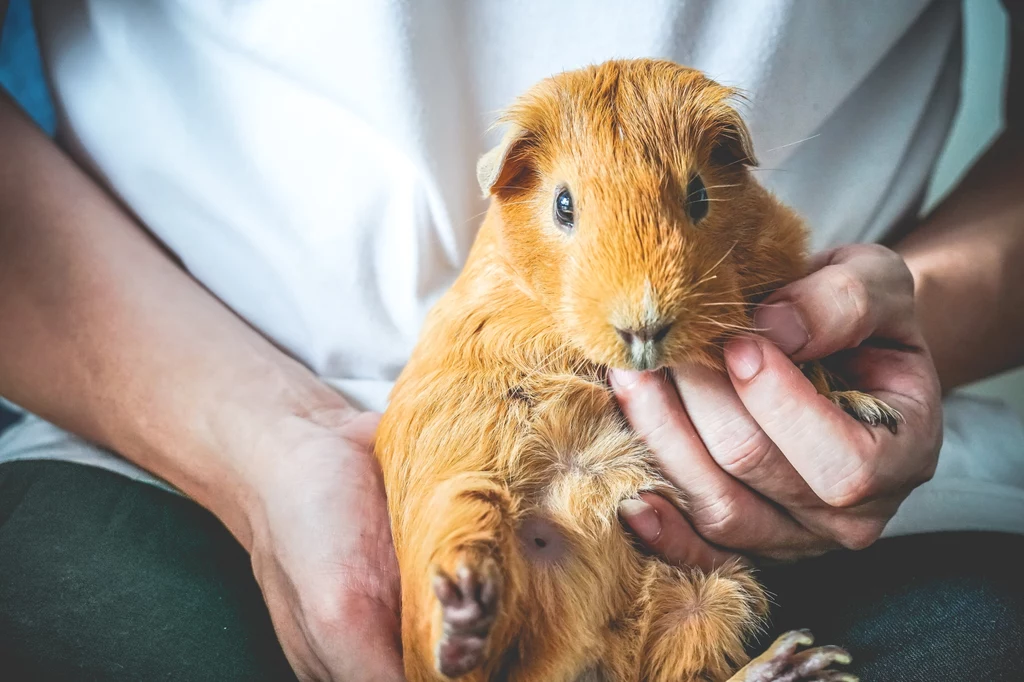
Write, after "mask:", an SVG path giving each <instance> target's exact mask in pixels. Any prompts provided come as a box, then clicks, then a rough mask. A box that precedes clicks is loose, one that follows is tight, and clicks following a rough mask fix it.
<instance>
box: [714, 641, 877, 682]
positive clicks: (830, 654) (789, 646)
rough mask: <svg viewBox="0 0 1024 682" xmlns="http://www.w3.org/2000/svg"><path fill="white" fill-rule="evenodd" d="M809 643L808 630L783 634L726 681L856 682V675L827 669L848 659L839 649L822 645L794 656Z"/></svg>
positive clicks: (844, 662) (849, 659)
mask: <svg viewBox="0 0 1024 682" xmlns="http://www.w3.org/2000/svg"><path fill="white" fill-rule="evenodd" d="M813 643H814V637H813V636H812V635H811V633H810V631H808V630H793V631H790V632H787V633H785V634H783V635H782V636H781V637H779V638H778V639H776V640H775V642H774V643H773V644H772V645H771V646H770V647H769V648H768V650H767V651H766V652H764V653H763V654H761V655H760V656H758V657H757V658H755V659H754V660H753V661H751V662H750V663H749V664H747V666H746V667H744V668H743V669H742V670H740V671H739V672H738V673H736V675H734V676H733V677H732V678H730V679H729V682H858V678H857V676H856V675H852V674H850V673H846V672H842V671H838V670H830V669H829V667H830V666H831V665H832V664H833V663H838V664H841V665H845V664H847V663H850V661H851V660H852V659H851V657H850V654H849V653H847V652H846V650H844V649H842V648H840V647H837V646H822V647H816V648H814V649H806V650H804V651H802V652H800V653H797V651H798V649H799V648H800V647H804V646H810V645H811V644H813Z"/></svg>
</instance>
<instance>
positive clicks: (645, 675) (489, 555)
mask: <svg viewBox="0 0 1024 682" xmlns="http://www.w3.org/2000/svg"><path fill="white" fill-rule="evenodd" d="M734 97H735V93H734V92H733V91H732V90H730V89H728V88H725V87H722V86H720V85H717V84H716V83H714V82H712V81H710V80H708V79H707V78H706V77H704V76H703V75H701V74H700V73H698V72H696V71H693V70H689V69H685V68H683V67H680V66H677V65H675V64H672V63H669V62H661V61H651V60H635V61H614V62H608V63H605V64H602V65H599V66H594V67H590V68H586V69H582V70H579V71H574V72H569V73H564V74H560V75H558V76H555V77H553V78H550V79H548V80H546V81H543V82H542V83H540V84H538V85H537V86H535V87H534V88H533V89H532V90H530V91H529V92H528V93H526V94H525V95H524V96H523V97H522V98H521V99H520V100H519V101H518V102H517V103H516V104H515V105H514V106H513V107H512V108H511V109H510V110H509V112H508V113H507V115H506V116H505V118H504V122H505V123H506V124H507V125H508V126H509V133H508V134H507V135H506V138H505V140H504V142H503V143H502V145H501V147H499V149H498V150H497V151H496V152H494V153H492V154H490V155H488V157H485V159H484V160H483V161H482V163H481V167H480V175H481V181H482V183H483V184H484V186H485V190H487V191H489V192H490V193H491V195H492V196H493V201H492V204H491V208H490V210H489V212H488V214H487V217H486V218H485V220H484V223H483V226H482V228H481V230H480V233H479V235H478V238H477V241H476V243H475V244H474V247H473V249H472V252H471V254H470V257H469V260H468V262H467V264H466V266H465V269H464V270H463V272H462V274H461V276H460V277H459V279H458V281H457V282H456V283H455V285H454V286H453V287H452V289H451V290H450V291H449V292H448V293H447V294H446V295H445V296H444V297H443V299H442V300H441V301H440V302H439V303H438V304H437V306H436V307H435V308H434V309H433V310H432V311H431V313H430V315H429V317H428V320H427V323H426V325H425V328H424V330H423V334H422V338H421V340H420V343H419V345H418V346H417V348H416V349H415V352H414V353H413V356H412V358H411V360H410V362H409V364H408V366H407V367H406V368H405V370H404V372H403V373H402V375H401V377H400V378H399V381H398V382H397V384H396V386H395V388H394V391H393V393H392V396H391V404H390V406H389V408H388V410H387V411H386V413H385V415H384V419H383V421H382V422H381V427H380V430H379V432H378V440H377V452H378V457H379V459H380V462H381V465H382V468H383V471H384V476H385V482H386V486H387V491H388V497H389V505H390V513H391V517H392V523H393V533H394V539H395V545H396V548H397V551H398V556H399V563H400V566H401V573H402V586H403V613H402V625H403V643H404V650H405V660H406V674H407V677H408V679H409V680H410V682H424V681H428V680H443V679H446V678H445V677H444V676H443V675H442V674H441V673H440V672H439V668H438V665H439V663H438V655H439V654H438V646H439V642H440V641H441V638H443V637H444V636H445V634H444V623H443V622H442V616H441V612H442V611H441V606H440V604H439V602H438V598H437V595H436V594H435V589H436V588H434V587H433V581H434V580H435V579H436V576H439V575H440V576H444V575H447V576H455V575H456V574H457V573H458V572H459V570H460V567H461V568H463V569H468V571H469V572H470V573H473V574H475V575H480V576H483V579H487V580H490V581H491V583H490V584H493V585H494V586H495V588H496V589H497V591H498V592H497V593H498V597H497V614H496V617H495V619H494V621H493V624H491V625H490V626H489V631H488V634H487V638H486V649H485V654H484V656H483V658H482V660H481V661H480V663H479V665H477V666H476V667H475V668H474V669H473V670H472V671H470V672H468V673H467V674H466V675H464V676H463V677H462V678H460V679H465V680H475V681H482V680H491V679H502V680H506V679H507V680H510V681H512V682H534V681H536V682H574V681H577V680H579V681H581V682H582V681H584V680H607V681H609V682H617V681H619V680H622V681H635V680H651V681H652V682H661V681H662V680H664V681H665V682H668V681H670V680H671V681H673V682H685V681H687V680H716V681H717V680H724V679H726V678H727V677H728V675H729V674H731V672H732V671H734V670H735V669H736V668H737V667H738V666H739V665H742V664H743V663H744V662H745V660H746V656H745V654H744V648H743V645H744V642H745V641H746V639H747V637H748V636H749V634H750V633H751V631H752V629H753V628H755V627H756V625H757V623H758V622H759V619H761V618H762V617H763V616H764V614H765V612H766V599H765V596H764V594H763V592H762V590H761V588H760V587H759V586H758V584H757V583H756V581H754V580H753V578H752V577H751V575H750V574H749V572H748V571H747V570H746V569H744V568H742V567H740V566H738V565H729V566H726V567H723V568H721V569H719V570H717V571H715V572H714V573H712V574H710V575H703V574H701V573H700V572H699V571H696V570H682V569H676V568H671V567H668V566H667V565H665V564H663V563H661V562H659V561H657V560H656V559H653V558H650V557H648V556H646V555H644V554H643V553H642V552H640V551H639V550H638V549H637V548H636V546H635V545H634V543H633V542H632V540H631V538H630V536H629V535H628V533H626V532H625V531H624V530H623V528H622V527H621V525H620V523H619V521H618V518H617V508H618V505H619V503H620V501H622V500H623V499H626V498H629V497H634V496H636V495H637V494H638V493H639V492H641V491H645V490H655V491H658V492H661V493H663V494H665V495H666V496H668V497H669V498H670V499H673V500H675V501H676V503H677V504H679V505H680V506H681V507H682V506H684V501H683V500H682V499H680V498H679V496H678V494H677V493H676V492H675V491H674V490H673V489H672V487H671V486H670V485H669V484H668V483H667V482H666V481H665V480H664V479H662V478H661V476H660V474H659V473H658V471H657V469H656V467H655V466H654V463H653V462H652V459H651V457H650V456H649V453H648V451H647V449H646V447H645V446H644V444H643V443H642V441H640V440H639V439H638V438H637V437H636V435H635V434H633V432H632V431H631V430H630V428H629V427H628V425H627V423H626V422H625V420H624V419H623V417H622V416H621V414H620V412H619V410H618V409H617V406H616V403H615V400H614V397H613V396H612V395H611V394H610V392H609V390H608V388H607V386H606V384H605V381H604V379H605V371H606V368H607V367H630V366H635V363H636V360H635V358H634V357H633V356H631V355H630V353H629V352H628V350H627V349H626V348H625V346H624V344H623V342H622V339H621V338H620V337H619V334H618V333H617V332H616V327H619V328H636V327H638V326H642V325H644V324H648V323H650V320H651V318H652V317H657V318H658V319H659V320H663V321H667V322H671V324H672V326H671V327H670V329H669V331H668V333H667V336H666V337H665V339H664V341H663V342H662V344H661V346H660V347H659V349H658V351H657V356H656V363H655V364H656V366H669V365H674V364H679V363H682V362H687V361H689V362H700V363H704V364H707V365H711V366H715V367H719V366H720V365H721V346H722V343H723V341H724V340H725V339H726V338H728V337H729V336H730V335H731V334H734V333H735V332H736V331H738V330H743V329H748V328H749V327H750V305H751V303H752V302H754V301H756V300H758V299H759V298H760V297H763V296H764V295H765V294H766V293H767V292H769V291H771V290H772V289H774V288H776V287H778V286H779V285H781V284H783V283H786V282H788V281H791V280H793V279H795V278H797V277H799V276H800V275H802V274H803V272H804V269H805V239H806V237H805V230H804V227H803V226H802V224H801V222H800V221H799V220H798V219H797V217H796V216H795V215H794V214H793V213H792V212H791V211H789V210H788V209H787V208H785V207H783V206H782V205H781V204H780V203H779V202H777V201H776V200H775V199H774V198H773V197H771V195H770V194H769V193H768V192H766V191H765V190H764V189H763V188H762V187H761V186H760V185H758V184H757V182H756V181H755V180H754V179H753V177H752V174H751V173H750V172H749V170H748V165H751V164H753V163H754V159H753V154H752V152H751V145H750V141H749V137H748V133H747V131H746V128H745V127H744V125H743V122H742V121H741V120H740V117H739V116H738V115H737V114H736V112H735V110H734V109H733V108H732V106H731V102H732V100H733V99H734ZM698 173H699V174H700V176H701V178H702V179H703V181H704V184H705V185H706V187H707V191H708V195H709V197H710V199H711V203H710V204H709V211H708V214H707V216H706V217H704V218H703V219H702V220H701V221H700V222H699V224H696V225H695V224H693V222H692V221H691V220H690V219H689V217H688V215H687V212H686V201H685V199H686V188H687V185H688V183H689V182H690V180H691V178H692V177H693V175H694V174H698ZM561 185H565V186H568V187H570V188H571V191H572V193H573V197H574V201H575V206H576V216H577V220H576V224H575V227H574V229H573V230H572V231H571V233H566V232H565V231H564V230H561V229H560V228H558V227H557V226H556V225H555V223H554V221H553V219H552V201H553V198H554V196H555V193H556V187H558V186H561ZM535 519H542V520H543V521H544V522H545V523H547V524H550V526H551V527H553V528H555V529H556V532H557V534H558V535H559V536H560V538H561V539H562V540H563V541H564V543H565V551H564V553H562V554H561V555H559V556H558V557H557V559H556V560H552V561H546V560H538V559H536V558H531V555H530V554H529V553H528V552H526V551H525V548H524V543H528V542H529V541H530V538H528V537H526V538H524V537H522V533H523V530H522V529H523V528H524V524H529V523H530V522H531V520H535ZM538 546H539V545H538Z"/></svg>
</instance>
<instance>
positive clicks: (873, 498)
mask: <svg viewBox="0 0 1024 682" xmlns="http://www.w3.org/2000/svg"><path fill="white" fill-rule="evenodd" d="M1006 5H1007V9H1008V10H1009V11H1010V14H1011V20H1012V25H1013V28H1012V32H1013V33H1012V37H1016V38H1017V46H1018V51H1017V53H1016V54H1014V53H1013V52H1012V51H1011V55H1013V56H1012V59H1011V67H1010V78H1009V81H1008V87H1007V101H1006V111H1007V116H1006V118H1007V122H1008V128H1007V130H1006V131H1005V132H1004V133H1003V135H1002V136H1001V137H1000V138H999V139H998V140H996V141H995V143H994V144H993V145H992V147H991V149H990V150H989V151H988V152H987V153H986V154H985V155H984V157H983V158H982V159H981V160H980V161H979V163H978V164H976V165H975V167H974V168H973V169H972V170H971V172H970V173H969V174H968V175H967V177H966V178H965V179H964V181H963V182H962V183H961V184H960V186H959V187H958V188H957V189H956V190H955V191H954V192H952V193H951V194H950V195H949V197H948V198H947V199H946V200H945V201H944V202H943V203H942V205H941V206H940V207H939V208H938V209H937V210H936V211H934V212H933V214H932V215H931V216H929V217H928V218H927V219H926V220H925V221H923V222H920V223H917V224H916V225H914V226H913V227H912V231H910V232H909V234H907V233H904V234H903V235H902V239H898V240H897V242H896V246H895V250H896V253H893V252H892V251H889V250H888V249H885V248H883V247H879V246H872V245H856V246H850V247H843V248H841V249H838V250H835V251H833V252H830V253H829V254H824V255H823V256H821V257H819V258H818V259H817V260H818V262H817V265H818V266H819V268H820V269H818V270H817V271H815V272H814V273H812V274H811V275H809V276H808V277H806V278H804V279H802V280H800V281H797V282H794V283H792V284H790V285H789V286H786V287H784V288H783V289H781V290H780V291H779V292H777V293H776V294H774V295H773V296H772V297H771V298H770V299H769V302H771V303H774V304H775V307H773V308H765V309H763V310H762V311H759V316H761V315H763V316H770V317H771V319H770V321H769V320H767V319H759V318H758V317H755V326H757V327H759V328H766V332H765V335H766V336H768V337H769V338H774V339H776V340H778V341H779V343H780V344H782V343H783V342H784V341H785V342H787V343H790V345H792V344H791V341H792V339H794V338H800V339H801V342H800V343H799V344H797V346H798V349H797V350H796V351H795V352H794V353H793V355H792V356H791V359H792V360H793V361H796V362H803V361H806V360H811V359H818V358H822V357H826V356H829V355H832V354H834V353H836V352H838V351H845V352H844V353H843V356H842V365H843V368H844V369H845V370H846V372H845V373H846V374H847V375H848V376H851V377H852V378H854V379H855V382H854V383H855V384H857V385H860V386H864V387H870V389H871V391H872V392H873V393H876V394H880V395H882V396H883V397H884V398H885V399H886V400H887V401H890V402H891V404H894V405H897V406H898V409H900V411H901V412H902V413H903V416H904V417H905V418H906V423H905V424H904V425H902V426H901V427H900V434H899V436H898V437H892V436H891V434H887V433H884V432H882V433H879V432H870V431H865V430H864V429H863V428H860V427H858V428H852V426H853V425H852V424H851V423H850V421H849V420H844V416H843V415H840V414H838V413H837V411H836V410H834V409H832V408H831V407H830V406H829V405H827V404H824V402H823V401H822V400H821V399H820V397H819V396H817V395H815V394H814V392H813V391H812V390H810V386H809V384H808V383H807V381H806V380H805V379H804V377H803V376H802V375H801V374H800V372H798V371H796V369H795V368H794V367H793V365H792V363H791V362H790V358H787V357H786V356H784V355H783V354H782V353H781V352H780V350H779V348H777V347H775V346H774V345H772V344H768V343H764V342H763V341H762V340H760V339H737V340H734V341H733V342H731V343H730V344H729V346H727V348H726V361H727V364H728V366H729V372H730V376H729V378H725V377H722V376H719V375H718V374H717V373H713V372H707V371H705V370H702V369H700V368H679V369H677V370H676V372H675V376H674V381H671V382H670V381H668V380H664V379H660V378H658V377H645V378H643V379H642V380H641V381H637V382H635V383H631V384H625V383H621V382H619V383H613V385H614V386H615V388H616V391H617V393H618V395H619V401H620V403H621V404H622V405H623V408H624V411H625V412H626V414H627V416H629V418H630V421H631V422H632V423H633V425H634V426H635V427H636V428H637V430H638V432H640V433H641V434H642V435H645V437H646V438H647V440H648V444H649V445H650V446H651V448H652V450H653V451H654V453H655V455H656V456H657V457H658V458H659V459H660V460H661V463H662V467H663V469H664V471H665V472H666V475H667V476H668V477H669V479H670V480H672V481H673V482H675V483H676V484H677V485H678V486H679V487H680V488H681V489H683V490H684V491H685V492H686V493H688V496H689V498H690V504H691V513H690V522H692V524H693V526H694V527H695V528H696V530H697V532H698V533H699V534H700V535H701V536H703V537H704V538H705V539H708V540H710V541H712V542H714V543H716V544H718V545H720V546H724V547H728V548H731V549H734V550H739V551H742V552H747V553H751V554H761V555H765V556H773V557H779V558H792V557H798V556H803V555H807V554H814V553H818V552H821V551H824V550H827V549H829V548H832V547H835V546H845V547H851V548H859V547H864V546H867V545H869V544H871V543H872V542H874V541H875V540H876V539H877V538H878V537H879V535H880V533H881V532H882V530H883V529H884V528H885V525H886V523H887V522H888V521H889V519H890V518H891V517H892V515H893V514H894V513H895V511H896V510H897V508H898V507H899V505H900V503H901V502H902V500H903V499H904V498H905V497H906V496H907V495H908V494H909V493H910V491H911V490H912V489H913V488H914V487H915V486H917V485H919V484H920V483H922V482H923V481H925V480H927V479H928V478H929V477H930V476H931V475H932V474H933V473H934V470H935V466H936V462H937V454H938V450H939V446H940V443H941V437H942V432H941V414H942V410H941V406H940V403H939V396H940V388H939V386H940V382H941V385H942V388H943V389H945V390H949V389H951V388H954V387H956V386H958V385H961V384H964V383H967V382H970V381H973V380H976V379H980V378H983V377H985V376H988V375H990V374H993V373H995V372H998V371H1001V370H1003V369H1007V368H1009V367H1014V366H1017V365H1020V364H1021V363H1022V362H1024V347H1022V344H1021V343H1020V339H1021V336H1022V333H1024V268H1022V267H1021V265H1020V263H1021V261H1022V257H1024V194H1022V192H1021V188H1022V187H1024V129H1022V126H1024V106H1022V100H1024V82H1022V79H1024V58H1022V55H1024V51H1021V50H1020V49H1019V47H1020V45H1021V44H1022V42H1021V41H1022V40H1024V37H1022V14H1024V3H1021V2H1020V1H1019V0H1015V1H1014V2H1010V1H1009V0H1008V1H1007V2H1006ZM1011 46H1012V45H1011ZM784 312H785V314H783V313H784ZM915 313H916V314H915ZM865 341H867V342H866V343H865ZM614 381H615V377H614V375H613V382H614ZM644 501H645V502H646V507H644V506H641V505H635V504H634V505H632V506H631V507H630V508H629V509H628V510H627V511H626V512H624V514H623V516H624V517H625V520H626V521H627V523H629V524H630V525H631V526H632V527H633V529H634V530H635V531H636V532H637V534H638V535H640V536H641V538H642V539H644V540H645V541H646V542H647V543H648V544H649V545H650V546H651V547H652V549H654V550H656V551H659V552H661V553H662V554H663V555H665V556H666V557H668V558H670V559H675V560H677V561H680V562H696V563H702V562H703V563H706V562H708V561H711V560H713V555H712V554H711V550H710V549H709V548H708V546H707V545H705V544H703V543H701V542H698V541H694V540H693V538H692V530H691V529H690V528H689V527H688V526H687V525H686V521H684V520H683V519H682V518H681V517H679V516H678V515H675V514H673V513H672V510H671V508H670V507H669V506H667V503H665V502H664V501H663V500H661V499H660V498H656V497H654V496H649V497H647V498H645V500H644Z"/></svg>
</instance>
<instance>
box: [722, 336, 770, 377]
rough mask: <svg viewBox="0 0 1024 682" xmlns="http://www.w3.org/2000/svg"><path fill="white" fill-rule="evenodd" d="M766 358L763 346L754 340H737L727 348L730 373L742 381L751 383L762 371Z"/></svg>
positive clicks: (726, 362) (726, 353)
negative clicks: (762, 364) (763, 353)
mask: <svg viewBox="0 0 1024 682" xmlns="http://www.w3.org/2000/svg"><path fill="white" fill-rule="evenodd" d="M763 361H764V356H763V355H762V354H761V346H760V345H758V343H757V341H755V340H754V339H744V338H740V339H736V340H734V341H731V342H730V343H729V345H727V346H726V347H725V364H727V365H728V366H729V373H730V374H732V375H733V376H734V377H736V378H737V379H739V380H740V381H750V380H751V379H752V378H753V377H754V375H755V374H757V373H758V372H760V371H761V363H762V362H763Z"/></svg>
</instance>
